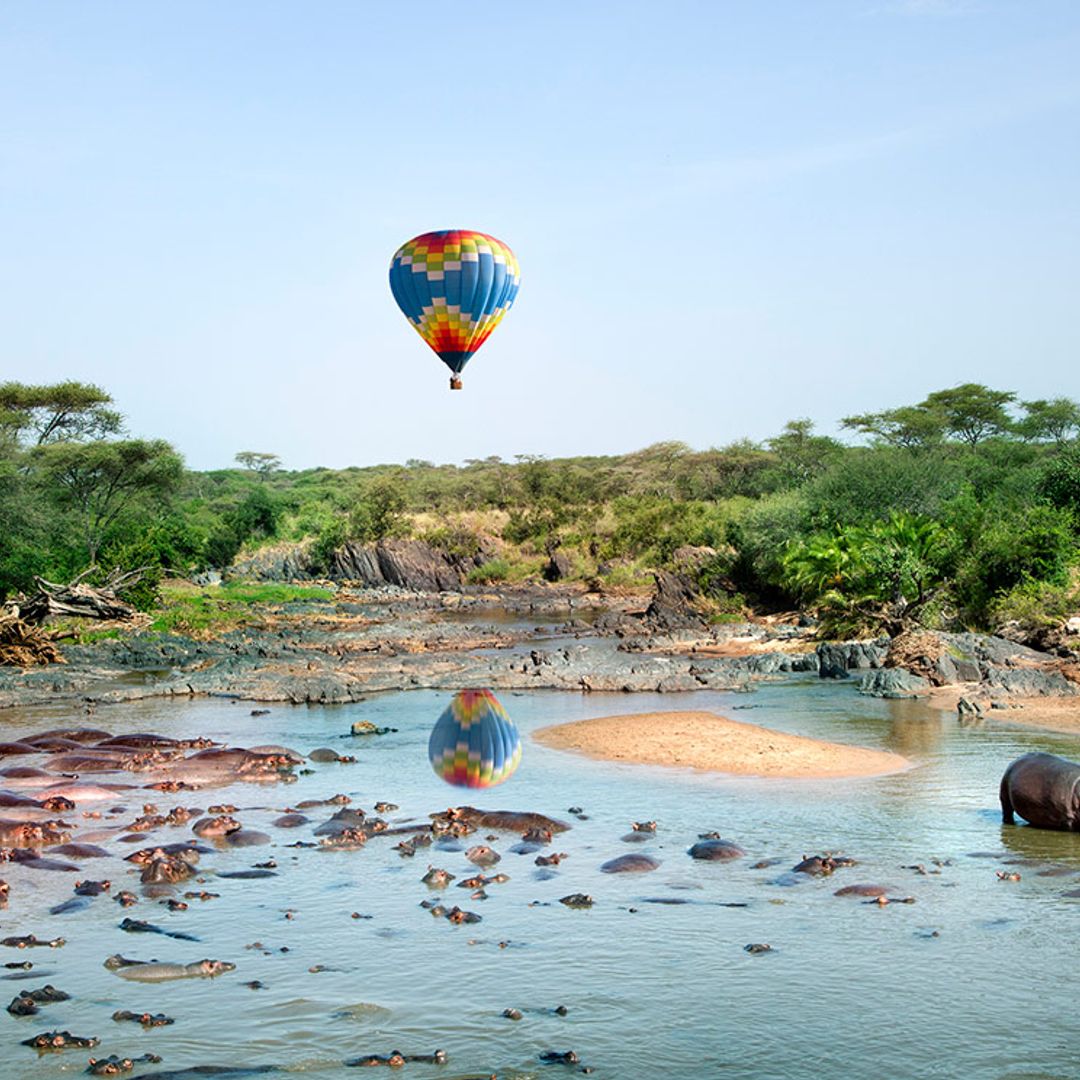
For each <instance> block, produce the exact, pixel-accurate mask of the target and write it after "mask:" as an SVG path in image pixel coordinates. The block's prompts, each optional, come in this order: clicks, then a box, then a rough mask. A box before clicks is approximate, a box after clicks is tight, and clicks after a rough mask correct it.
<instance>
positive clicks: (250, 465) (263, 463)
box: [236, 450, 281, 480]
mask: <svg viewBox="0 0 1080 1080" xmlns="http://www.w3.org/2000/svg"><path fill="white" fill-rule="evenodd" d="M236 461H237V462H238V463H239V464H241V465H243V466H244V468H245V469H251V471H252V472H254V473H257V474H258V476H259V479H260V480H265V479H266V478H267V477H268V476H269V475H270V474H271V473H272V472H277V471H278V469H280V468H281V458H279V457H278V456H277V454H263V453H259V452H258V451H256V450H241V451H240V453H239V454H237V455H236Z"/></svg>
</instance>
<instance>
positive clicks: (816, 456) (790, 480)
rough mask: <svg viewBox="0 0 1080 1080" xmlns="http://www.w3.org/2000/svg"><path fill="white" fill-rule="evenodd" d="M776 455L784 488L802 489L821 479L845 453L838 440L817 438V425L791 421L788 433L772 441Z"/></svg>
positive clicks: (787, 426) (819, 436)
mask: <svg viewBox="0 0 1080 1080" xmlns="http://www.w3.org/2000/svg"><path fill="white" fill-rule="evenodd" d="M769 449H770V450H771V451H772V452H773V454H775V455H776V459H777V471H778V472H779V474H780V476H781V478H782V486H783V487H802V485H803V484H805V483H806V482H807V481H809V480H811V479H813V477H815V476H820V475H821V474H822V473H823V472H825V470H826V469H827V468H828V467H829V463H830V462H831V461H832V460H833V459H834V458H835V457H836V455H837V454H838V453H839V452H840V451H841V450H842V449H843V447H842V446H841V445H840V443H838V442H837V441H836V440H835V439H830V438H828V437H827V436H824V435H815V434H814V424H813V422H812V421H810V420H807V419H805V418H803V419H799V420H789V421H788V422H787V424H785V425H784V430H783V431H782V432H781V433H780V434H779V435H777V436H776V437H775V438H772V439H770V440H769Z"/></svg>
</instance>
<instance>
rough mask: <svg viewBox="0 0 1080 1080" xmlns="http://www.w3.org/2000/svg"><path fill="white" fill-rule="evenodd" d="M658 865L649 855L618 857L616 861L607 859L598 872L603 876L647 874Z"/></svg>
mask: <svg viewBox="0 0 1080 1080" xmlns="http://www.w3.org/2000/svg"><path fill="white" fill-rule="evenodd" d="M659 865H660V863H659V861H658V860H656V859H654V858H652V856H650V855H620V856H619V857H618V858H617V859H608V861H607V862H606V863H604V864H603V866H601V867H600V870H601V872H602V873H604V874H647V873H648V872H649V871H650V870H655V869H656V868H657V867H658V866H659Z"/></svg>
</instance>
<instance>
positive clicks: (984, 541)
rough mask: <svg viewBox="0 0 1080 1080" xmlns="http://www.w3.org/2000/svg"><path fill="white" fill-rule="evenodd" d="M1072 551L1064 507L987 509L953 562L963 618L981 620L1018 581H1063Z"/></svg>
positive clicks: (1070, 525) (1071, 525) (1071, 530)
mask: <svg viewBox="0 0 1080 1080" xmlns="http://www.w3.org/2000/svg"><path fill="white" fill-rule="evenodd" d="M1076 555H1077V550H1076V537H1075V534H1074V521H1073V516H1072V514H1071V512H1070V511H1068V510H1059V509H1057V508H1056V507H1052V506H1031V507H1026V508H1024V509H1023V510H1013V511H1011V512H1002V513H999V514H994V515H989V514H988V515H986V516H985V517H984V518H983V522H982V527H981V528H979V529H978V531H977V532H976V533H975V535H974V536H973V538H972V541H971V543H970V544H969V545H967V546H966V548H965V551H964V554H963V555H962V556H961V557H960V558H959V559H958V562H957V569H956V582H955V593H956V599H957V601H958V603H959V606H960V609H961V611H962V612H963V614H964V615H965V617H966V618H967V619H969V620H970V621H972V622H976V623H981V622H983V621H984V620H985V618H986V615H987V613H988V610H989V608H990V605H991V603H992V602H993V601H994V600H996V599H997V598H999V597H1000V596H1002V595H1003V594H1004V593H1007V592H1008V591H1010V590H1011V589H1013V588H1015V587H1016V586H1017V585H1020V584H1021V583H1022V582H1036V583H1038V582H1042V583H1046V584H1049V585H1063V584H1065V583H1066V582H1067V581H1068V571H1069V566H1070V564H1071V563H1072V562H1073V560H1074V559H1075V558H1076Z"/></svg>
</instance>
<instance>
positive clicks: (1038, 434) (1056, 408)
mask: <svg viewBox="0 0 1080 1080" xmlns="http://www.w3.org/2000/svg"><path fill="white" fill-rule="evenodd" d="M1021 404H1022V405H1023V407H1024V414H1025V415H1024V418H1023V419H1022V420H1019V421H1017V423H1016V425H1015V427H1016V431H1017V433H1018V434H1019V435H1021V436H1022V437H1023V438H1025V439H1030V440H1031V441H1032V442H1049V441H1050V440H1053V441H1054V442H1056V443H1058V444H1061V443H1066V442H1068V441H1069V440H1070V439H1071V438H1073V437H1074V436H1075V435H1076V434H1077V432H1080V405H1078V404H1077V403H1076V402H1075V401H1071V400H1070V399H1069V398H1066V397H1057V398H1053V399H1052V400H1050V401H1047V400H1045V399H1044V398H1040V399H1039V400H1038V401H1024V402H1021Z"/></svg>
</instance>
